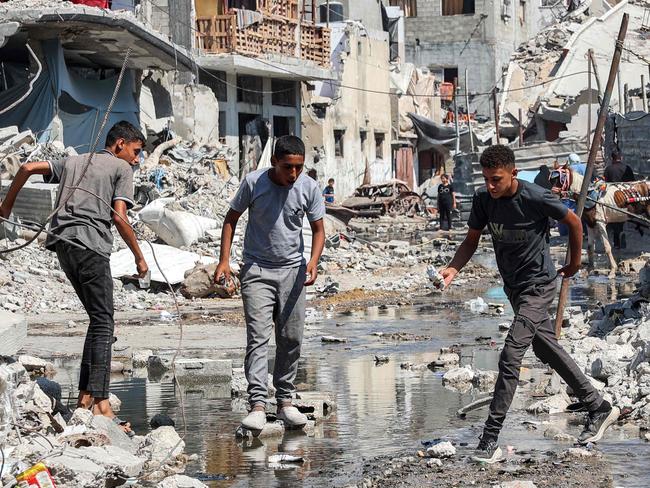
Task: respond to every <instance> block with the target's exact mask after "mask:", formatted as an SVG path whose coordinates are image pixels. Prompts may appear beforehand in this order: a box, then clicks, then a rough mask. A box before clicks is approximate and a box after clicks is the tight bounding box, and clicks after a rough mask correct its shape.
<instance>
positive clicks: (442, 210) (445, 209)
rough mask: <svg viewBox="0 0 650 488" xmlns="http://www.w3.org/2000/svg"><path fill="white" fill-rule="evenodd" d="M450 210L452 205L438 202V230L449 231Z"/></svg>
mask: <svg viewBox="0 0 650 488" xmlns="http://www.w3.org/2000/svg"><path fill="white" fill-rule="evenodd" d="M451 208H452V204H451V203H447V202H444V201H442V200H439V201H438V214H439V215H440V230H449V229H451Z"/></svg>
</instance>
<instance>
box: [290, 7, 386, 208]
mask: <svg viewBox="0 0 650 488" xmlns="http://www.w3.org/2000/svg"><path fill="white" fill-rule="evenodd" d="M352 4H354V5H355V7H356V8H357V9H359V8H361V7H364V8H362V12H357V13H361V14H362V15H363V16H362V17H361V19H360V20H353V19H355V17H353V15H355V11H354V9H350V8H348V7H349V5H345V7H346V8H345V9H343V8H340V9H338V8H337V9H336V10H334V11H332V12H330V15H329V19H328V18H327V12H326V11H324V9H321V10H320V13H321V15H322V16H321V19H320V20H321V23H322V22H323V21H324V22H325V24H327V23H328V20H329V26H330V30H331V41H332V42H331V64H332V69H333V71H334V80H333V81H322V82H315V83H311V84H310V85H309V86H308V87H307V88H306V90H305V100H304V101H305V103H304V109H303V124H304V130H303V137H304V140H305V145H306V146H307V151H308V154H307V165H308V166H309V167H312V168H314V169H315V170H316V171H317V174H318V178H319V180H321V181H323V182H324V181H327V179H329V178H334V179H335V180H336V193H337V194H338V195H339V196H340V197H344V196H347V195H351V194H352V193H353V192H354V189H355V188H356V187H357V186H359V185H360V184H361V183H362V182H363V181H364V175H365V174H366V171H368V172H369V176H370V182H373V183H376V182H382V181H386V180H388V179H390V178H391V177H392V175H393V167H392V151H391V144H392V141H393V133H392V131H391V123H392V122H391V111H390V107H391V94H390V89H391V86H390V75H391V73H392V72H393V71H394V70H398V69H399V68H398V67H397V66H395V65H393V64H391V61H390V52H389V35H388V33H387V32H386V31H384V30H383V24H382V17H381V4H378V3H377V2H376V1H375V0H367V1H365V2H350V5H352ZM361 4H363V5H361ZM335 5H340V6H341V7H343V6H344V5H342V4H335ZM323 6H325V7H326V5H325V3H324V2H323ZM331 7H332V4H330V8H331ZM357 19H358V17H357ZM366 168H367V169H366Z"/></svg>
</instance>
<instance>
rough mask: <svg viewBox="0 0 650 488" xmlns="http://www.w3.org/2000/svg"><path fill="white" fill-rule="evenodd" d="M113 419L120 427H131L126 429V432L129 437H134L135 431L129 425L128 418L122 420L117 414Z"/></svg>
mask: <svg viewBox="0 0 650 488" xmlns="http://www.w3.org/2000/svg"><path fill="white" fill-rule="evenodd" d="M112 420H113V423H114V424H115V425H117V426H119V427H127V428H128V429H129V430H125V431H124V433H125V434H126V435H128V436H129V437H134V436H135V432H133V430H132V429H131V427H130V426H127V424H128V422H127V421H126V420H122V419H121V418H119V417H118V416H117V415H116V416H115V417H113V418H112Z"/></svg>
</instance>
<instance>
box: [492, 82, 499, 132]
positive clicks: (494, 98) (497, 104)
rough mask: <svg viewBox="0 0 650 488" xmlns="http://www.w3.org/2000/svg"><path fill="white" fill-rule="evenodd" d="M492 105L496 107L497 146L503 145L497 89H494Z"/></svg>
mask: <svg viewBox="0 0 650 488" xmlns="http://www.w3.org/2000/svg"><path fill="white" fill-rule="evenodd" d="M492 104H493V105H494V128H495V129H496V131H497V132H496V134H497V138H496V140H497V144H501V139H500V137H499V103H498V102H497V87H496V86H495V87H494V88H492Z"/></svg>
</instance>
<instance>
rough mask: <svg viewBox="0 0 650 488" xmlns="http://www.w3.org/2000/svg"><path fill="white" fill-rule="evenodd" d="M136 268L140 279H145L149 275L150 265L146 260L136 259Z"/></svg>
mask: <svg viewBox="0 0 650 488" xmlns="http://www.w3.org/2000/svg"><path fill="white" fill-rule="evenodd" d="M135 267H136V269H137V272H138V273H137V276H138V278H144V277H145V276H146V275H147V271H149V265H148V264H147V262H146V261H145V260H144V258H140V259H136V260H135Z"/></svg>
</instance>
